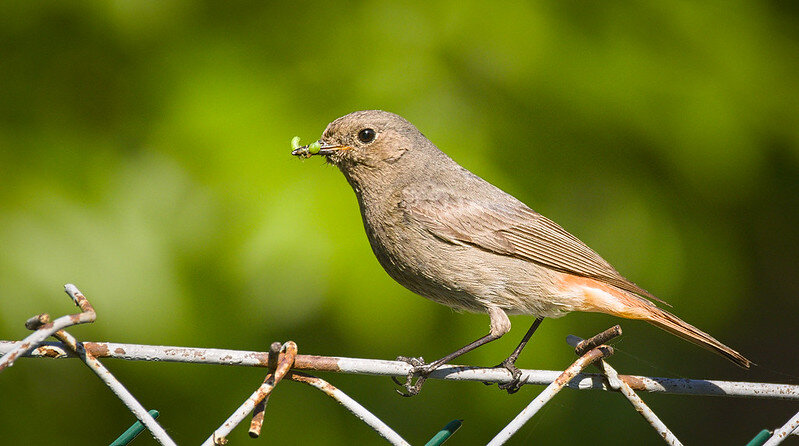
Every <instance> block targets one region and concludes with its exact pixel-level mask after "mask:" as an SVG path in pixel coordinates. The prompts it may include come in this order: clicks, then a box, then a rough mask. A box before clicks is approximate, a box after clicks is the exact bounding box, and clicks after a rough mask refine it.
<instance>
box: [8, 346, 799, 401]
mask: <svg viewBox="0 0 799 446" xmlns="http://www.w3.org/2000/svg"><path fill="white" fill-rule="evenodd" d="M14 345H16V343H15V342H13V341H0V354H4V353H6V352H7V351H10V350H11V349H12V348H13V347H14ZM83 346H84V348H85V349H86V351H88V352H90V353H91V354H92V355H93V356H94V357H96V358H115V359H125V360H129V361H163V362H183V363H196V364H219V365H234V366H245V367H267V366H268V357H269V353H268V352H257V351H246V350H225V349H215V348H194V347H172V346H160V345H141V344H120V343H113V342H83ZM25 356H29V357H35V358H54V359H63V358H69V357H71V356H70V355H69V353H68V351H67V350H66V349H65V348H64V346H63V344H61V343H58V342H45V343H42V344H41V345H40V346H39V347H38V348H35V349H33V350H31V351H30V352H29V353H28V354H26V355H25ZM410 368H411V366H410V365H409V364H408V363H406V362H402V361H388V360H383V359H367V358H345V357H335V356H314V355H297V358H296V359H295V362H294V369H295V370H303V371H321V372H339V373H349V374H358V375H380V376H400V377H404V376H407V375H408V372H409V371H410ZM560 374H561V371H557V370H532V369H522V375H521V379H522V380H525V381H526V383H527V384H529V385H541V386H546V385H549V384H550V383H552V382H553V381H554V380H555V379H556V378H557V377H558V376H559V375H560ZM430 379H445V380H455V381H480V382H491V383H506V382H509V381H510V380H511V379H512V377H511V375H510V373H509V372H508V371H507V370H505V369H496V368H482V367H468V366H458V365H449V364H447V365H444V366H442V367H441V368H439V369H437V370H435V371H433V373H431V374H430ZM619 379H620V380H622V381H623V382H625V383H626V384H627V385H629V386H630V388H632V389H633V390H636V391H644V392H651V393H669V394H678V395H700V396H726V397H738V398H756V399H777V400H793V401H799V385H793V384H774V383H752V382H740V381H719V380H709V379H684V378H658V377H648V376H639V375H619ZM568 387H569V388H571V389H575V390H589V389H594V390H613V389H611V388H610V387H609V386H608V385H607V382H606V380H605V378H604V377H603V376H602V375H601V374H599V373H580V374H578V375H577V377H576V378H575V379H574V380H572V382H571V383H569V385H568Z"/></svg>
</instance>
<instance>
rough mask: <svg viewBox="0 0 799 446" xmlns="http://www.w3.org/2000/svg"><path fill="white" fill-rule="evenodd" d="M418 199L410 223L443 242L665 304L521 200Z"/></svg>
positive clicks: (411, 204) (406, 204) (407, 207)
mask: <svg viewBox="0 0 799 446" xmlns="http://www.w3.org/2000/svg"><path fill="white" fill-rule="evenodd" d="M413 195H414V194H410V193H409V194H404V197H403V201H402V202H401V203H400V207H401V209H402V210H403V211H404V212H405V216H406V218H408V219H412V220H414V221H416V222H418V223H421V224H422V225H423V226H424V227H425V228H426V229H427V230H428V231H429V232H430V233H431V234H433V235H434V236H436V237H438V238H439V239H442V240H444V241H447V242H449V243H453V244H466V245H471V246H475V247H477V248H480V249H483V250H485V251H489V252H492V253H495V254H498V255H504V256H511V257H516V258H520V259H524V260H527V261H531V262H535V263H537V264H539V265H542V266H545V267H547V268H551V269H554V270H556V271H560V272H563V273H567V274H574V275H577V276H582V277H588V278H591V279H596V280H599V281H602V282H604V283H607V284H610V285H613V286H615V287H617V288H621V289H622V290H625V291H629V292H632V293H635V294H638V295H641V296H646V297H649V298H651V299H655V300H657V301H660V302H663V301H662V300H660V299H658V298H657V297H655V296H653V295H652V293H650V292H648V291H646V290H645V289H643V288H641V287H639V286H638V285H636V284H635V283H633V282H631V281H629V280H627V279H626V278H624V277H623V276H622V275H621V274H619V273H618V272H617V271H616V270H615V269H614V268H613V266H611V265H610V264H609V263H608V262H607V261H605V259H603V258H602V257H601V256H600V255H599V254H597V253H596V252H594V251H593V250H592V249H591V248H589V247H588V246H587V245H586V244H585V243H583V242H582V241H580V240H579V239H578V238H577V237H575V236H573V235H572V234H570V233H569V232H567V231H566V230H565V229H563V228H561V227H560V226H559V225H558V224H556V223H555V222H553V221H552V220H549V219H548V218H546V217H544V216H542V215H540V214H538V213H537V212H535V211H533V210H532V209H530V208H529V207H527V206H525V205H524V204H523V203H521V202H519V201H517V200H515V199H513V201H511V202H508V201H506V202H504V203H501V202H500V203H497V202H492V203H486V202H479V201H475V200H470V199H466V198H461V197H454V196H452V195H450V194H448V193H445V192H441V193H438V194H435V198H434V199H418V198H413ZM664 303H665V302H664Z"/></svg>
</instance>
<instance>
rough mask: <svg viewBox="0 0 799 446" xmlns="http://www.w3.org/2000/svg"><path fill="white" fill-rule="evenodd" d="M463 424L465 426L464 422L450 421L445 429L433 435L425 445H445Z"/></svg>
mask: <svg viewBox="0 0 799 446" xmlns="http://www.w3.org/2000/svg"><path fill="white" fill-rule="evenodd" d="M461 424H463V420H453V421H450V422H449V424H447V425H446V426H444V429H441V430H440V431H438V433H437V434H435V435H433V438H431V439H430V441H428V442H427V443H425V445H424V446H439V445H440V444H443V443H444V442H445V441H447V439H448V438H449V437H450V436H452V434H454V433H455V431H456V430H458V428H459V427H461Z"/></svg>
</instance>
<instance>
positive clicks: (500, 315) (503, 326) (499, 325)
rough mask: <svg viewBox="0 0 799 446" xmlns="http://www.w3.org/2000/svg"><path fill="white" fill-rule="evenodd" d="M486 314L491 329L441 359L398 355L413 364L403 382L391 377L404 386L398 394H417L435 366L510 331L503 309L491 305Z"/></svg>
mask: <svg viewBox="0 0 799 446" xmlns="http://www.w3.org/2000/svg"><path fill="white" fill-rule="evenodd" d="M488 316H489V317H490V318H491V330H490V331H489V333H488V334H487V335H485V336H483V337H482V338H480V339H477V340H476V341H474V342H471V343H469V344H468V345H465V346H463V347H461V348H459V349H457V350H455V351H454V352H452V353H450V354H448V355H446V356H444V357H443V358H441V359H437V360H435V361H433V362H431V363H430V364H425V363H424V360H423V359H422V358H408V357H405V356H400V357H398V358H397V361H404V362H407V363H408V364H411V365H412V366H413V369H411V371H410V372H409V373H408V379H407V380H406V381H405V382H404V383H401V382H400V381H399V380H398V379H397V378H396V377H392V378H391V379H393V380H394V382H395V383H397V384H398V385H400V386H402V387H405V390H406V392H401V391H399V390H398V392H399V394H400V395H402V396H414V395H416V394H418V393H419V391H420V390H422V384H424V382H425V381H426V380H427V377H428V376H429V375H430V373H432V372H433V370H436V369H437V368H439V367H441V366H442V365H444V364H446V363H448V362H449V361H451V360H453V359H455V358H457V357H458V356H460V355H463V354H464V353H468V352H470V351H472V350H474V349H476V348H477V347H480V346H481V345H485V344H488V343H489V342H491V341H495V340H497V339H499V338H501V337H502V335H504V334H505V333H507V332H508V331H510V319H508V315H507V314H505V311H504V310H502V309H501V308H496V307H491V308H489V309H488ZM531 334H532V333H531ZM519 350H521V349H519ZM517 356H518V354H517ZM414 376H418V378H417V379H416V382H413V377H414Z"/></svg>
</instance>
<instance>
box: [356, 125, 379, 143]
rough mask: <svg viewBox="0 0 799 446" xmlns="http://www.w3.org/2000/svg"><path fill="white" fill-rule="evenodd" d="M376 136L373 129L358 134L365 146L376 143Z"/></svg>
mask: <svg viewBox="0 0 799 446" xmlns="http://www.w3.org/2000/svg"><path fill="white" fill-rule="evenodd" d="M375 136H376V133H375V131H374V130H372V129H363V130H361V131H360V132H358V139H359V140H360V141H361V142H362V143H364V144H368V143H370V142H372V141H374V140H375Z"/></svg>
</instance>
